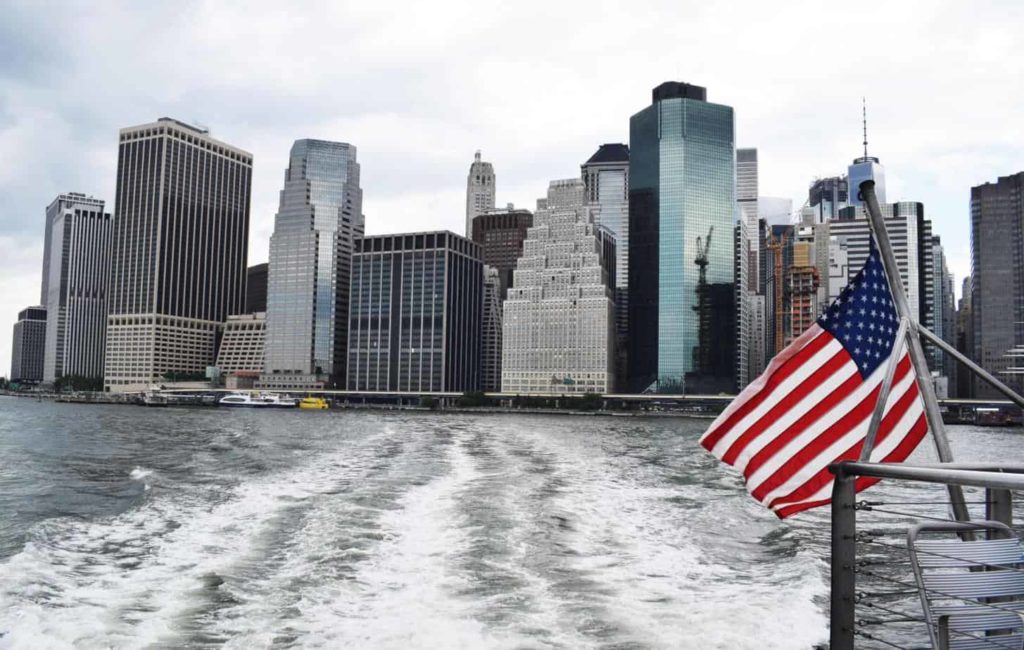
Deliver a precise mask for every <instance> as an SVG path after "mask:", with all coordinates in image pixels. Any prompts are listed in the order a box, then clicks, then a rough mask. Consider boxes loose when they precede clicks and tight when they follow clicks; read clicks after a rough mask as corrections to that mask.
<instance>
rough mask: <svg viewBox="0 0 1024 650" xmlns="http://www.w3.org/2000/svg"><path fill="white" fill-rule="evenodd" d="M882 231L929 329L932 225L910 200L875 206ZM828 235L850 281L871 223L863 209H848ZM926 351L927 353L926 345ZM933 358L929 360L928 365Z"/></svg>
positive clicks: (862, 255) (918, 314) (917, 315)
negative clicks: (843, 257) (843, 260)
mask: <svg viewBox="0 0 1024 650" xmlns="http://www.w3.org/2000/svg"><path fill="white" fill-rule="evenodd" d="M879 208H880V209H881V212H882V217H883V218H884V220H885V229H886V231H887V232H888V233H889V240H890V241H891V242H892V248H893V253H894V254H895V256H896V264H897V266H898V267H899V271H900V278H901V279H902V281H903V287H904V290H905V291H906V294H907V302H909V303H910V308H911V309H913V310H915V314H914V316H915V318H917V321H918V322H919V323H921V324H922V325H924V326H925V327H927V328H928V329H933V327H934V321H933V320H932V319H933V317H934V307H933V304H932V299H933V287H932V282H933V269H932V264H933V256H932V222H931V221H929V220H928V219H926V218H925V216H924V205H923V204H921V203H917V202H914V201H900V202H898V203H883V204H881V205H880V206H879ZM829 233H830V235H831V236H832V237H833V238H834V239H835V240H836V241H837V243H839V244H840V245H841V246H842V247H843V248H844V249H845V251H846V260H847V272H848V273H849V277H848V278H847V282H849V281H850V280H852V279H853V277H854V276H855V275H856V274H857V272H858V271H859V270H860V268H861V267H862V266H864V262H865V261H866V260H867V257H868V247H869V241H870V238H871V224H870V223H869V221H868V219H867V214H866V213H865V211H864V208H863V207H860V208H857V207H853V206H848V207H846V208H843V209H842V210H840V211H839V218H838V219H835V220H833V221H832V222H830V223H829ZM925 349H926V350H930V346H929V345H928V344H926V345H925ZM933 362H934V356H930V357H929V363H933Z"/></svg>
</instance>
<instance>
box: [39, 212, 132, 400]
mask: <svg viewBox="0 0 1024 650" xmlns="http://www.w3.org/2000/svg"><path fill="white" fill-rule="evenodd" d="M103 205H104V204H103V201H102V200H100V199H94V198H92V197H87V196H86V195H84V194H79V193H77V192H69V193H67V194H61V195H59V196H58V197H57V198H55V199H54V200H53V202H52V203H50V205H49V206H47V208H46V242H45V248H44V253H43V259H44V260H45V261H46V266H45V267H44V268H43V278H44V280H43V283H44V285H43V288H44V291H45V293H44V294H43V306H44V307H46V311H47V319H46V348H45V354H44V361H43V381H44V382H46V383H52V382H54V381H55V380H56V379H58V378H60V377H64V376H70V375H78V376H80V377H89V378H96V379H99V378H102V377H103V354H104V349H105V347H106V341H107V283H108V282H109V280H110V252H111V242H112V240H113V235H114V224H113V220H112V219H111V218H110V214H109V213H107V212H104V211H103Z"/></svg>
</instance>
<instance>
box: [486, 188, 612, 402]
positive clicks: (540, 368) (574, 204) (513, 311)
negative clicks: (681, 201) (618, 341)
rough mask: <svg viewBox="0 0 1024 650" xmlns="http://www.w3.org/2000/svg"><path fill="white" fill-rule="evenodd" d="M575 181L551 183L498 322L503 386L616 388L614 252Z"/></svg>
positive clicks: (532, 389) (526, 389)
mask: <svg viewBox="0 0 1024 650" xmlns="http://www.w3.org/2000/svg"><path fill="white" fill-rule="evenodd" d="M584 192H585V186H584V184H583V181H582V180H580V179H576V178H572V179H567V180H560V181H552V182H551V184H550V186H549V187H548V194H547V198H546V199H545V200H544V201H543V202H538V203H539V205H540V206H543V207H539V208H538V210H537V213H536V214H535V215H534V225H533V227H532V228H530V233H529V237H528V238H527V240H526V242H525V244H524V246H523V256H522V257H521V258H519V263H518V265H517V266H516V271H515V280H514V282H513V286H512V289H510V290H509V294H508V299H507V300H505V304H504V317H503V318H502V327H503V335H502V364H501V388H502V391H504V392H510V393H523V394H529V393H607V392H609V391H610V390H611V389H612V387H613V386H614V385H615V320H614V305H613V302H612V288H611V287H612V286H613V285H610V280H609V278H610V276H611V275H612V274H614V268H615V264H614V261H613V260H614V256H615V253H614V247H612V246H611V245H610V239H611V235H610V232H609V231H608V230H607V229H604V228H602V227H600V226H596V225H594V223H593V217H592V214H591V211H592V210H593V208H591V207H589V206H587V204H586V200H585V197H584Z"/></svg>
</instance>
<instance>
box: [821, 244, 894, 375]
mask: <svg viewBox="0 0 1024 650" xmlns="http://www.w3.org/2000/svg"><path fill="white" fill-rule="evenodd" d="M818 325H820V326H821V327H822V328H824V329H826V330H828V331H829V332H831V333H832V336H834V337H835V338H836V339H837V340H838V341H839V342H840V343H841V344H842V345H843V347H844V348H846V351H847V352H848V353H849V354H850V356H851V357H853V360H854V361H855V362H856V363H857V370H859V371H860V375H861V377H863V378H865V379H866V378H867V377H868V376H870V375H871V373H873V372H874V371H875V369H876V368H878V366H879V365H881V364H882V362H884V361H885V360H886V359H888V358H889V354H890V352H891V351H892V347H893V343H894V342H895V341H896V333H897V331H898V330H899V325H900V319H899V315H897V313H896V308H895V306H894V305H893V300H892V291H891V290H890V288H889V280H888V278H887V277H886V275H885V269H884V268H883V266H882V260H881V258H880V257H879V253H878V249H877V248H875V242H874V240H873V239H872V241H871V248H870V251H869V253H868V260H867V262H866V263H865V265H864V268H862V269H861V270H860V273H858V274H857V275H856V277H854V279H853V281H851V282H850V284H848V285H847V286H846V288H845V289H843V291H842V293H840V294H839V298H838V299H836V301H835V302H834V303H832V306H830V307H829V308H828V310H827V311H825V313H823V314H822V315H821V317H820V318H818Z"/></svg>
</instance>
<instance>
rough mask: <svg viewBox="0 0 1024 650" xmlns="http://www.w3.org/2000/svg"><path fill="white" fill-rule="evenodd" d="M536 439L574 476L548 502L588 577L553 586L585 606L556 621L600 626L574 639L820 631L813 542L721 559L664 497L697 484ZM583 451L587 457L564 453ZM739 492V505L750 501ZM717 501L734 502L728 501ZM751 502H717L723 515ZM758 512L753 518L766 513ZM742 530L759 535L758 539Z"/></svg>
mask: <svg viewBox="0 0 1024 650" xmlns="http://www.w3.org/2000/svg"><path fill="white" fill-rule="evenodd" d="M535 443H536V444H538V445H543V446H548V447H551V448H553V453H554V455H555V456H556V457H558V458H561V459H563V462H562V463H560V468H559V469H560V471H561V472H564V473H565V474H566V475H567V478H566V480H567V481H569V482H570V483H571V486H572V487H571V489H566V490H563V491H562V493H561V494H560V496H559V497H558V498H556V500H555V507H556V508H558V509H559V510H560V511H561V512H563V513H566V514H567V515H568V517H569V519H568V521H567V526H566V527H567V529H568V531H569V532H568V533H567V535H566V537H565V538H564V540H563V541H564V543H565V544H567V545H568V546H569V547H570V548H571V549H572V551H574V554H573V557H574V558H575V559H574V560H573V561H572V564H571V566H572V567H573V568H574V569H575V570H576V571H578V572H579V574H580V576H582V577H584V578H585V579H586V587H585V590H581V592H580V593H576V594H570V593H561V594H558V593H553V595H554V596H555V599H556V602H557V601H558V600H561V605H560V606H561V607H562V608H563V609H566V610H568V611H569V612H578V611H580V610H582V612H583V613H584V614H585V616H584V617H582V618H580V617H578V618H577V619H576V620H572V618H569V619H568V620H563V625H564V624H566V623H568V624H569V625H570V626H577V627H580V628H584V629H585V628H587V627H588V626H589V627H597V628H598V629H599V630H600V633H601V634H603V635H606V636H604V637H602V638H600V639H590V640H589V642H587V643H585V644H581V645H593V644H596V643H597V642H598V641H605V642H610V643H613V644H614V643H622V644H624V645H625V644H630V643H634V644H639V645H641V646H644V647H653V648H754V647H756V648H797V647H811V646H813V645H814V644H815V643H817V642H820V641H822V640H823V638H824V636H825V635H826V634H827V632H826V621H825V617H824V615H823V613H822V612H821V611H820V609H819V607H818V606H817V605H816V604H815V602H814V598H815V597H817V596H821V595H822V594H824V593H826V586H825V584H824V581H823V578H822V573H821V564H820V561H816V560H815V559H814V558H813V556H812V555H811V554H809V553H801V554H798V555H797V556H796V557H793V558H789V559H784V558H779V557H773V558H772V559H771V561H770V564H769V563H766V564H765V565H764V566H753V567H751V566H750V565H749V563H748V561H747V560H744V559H742V558H740V557H737V558H736V562H735V563H734V564H727V563H722V561H721V560H720V559H715V558H713V557H710V556H709V554H708V553H707V549H704V548H702V547H701V546H700V544H701V543H702V542H701V540H698V539H696V538H694V537H693V536H692V535H691V534H690V530H689V529H688V526H689V524H692V521H691V520H688V518H687V513H686V512H685V511H680V510H679V509H678V508H677V507H675V506H674V505H672V501H671V500H670V499H671V498H673V497H679V496H680V495H684V494H686V493H687V492H688V491H689V492H691V493H694V492H699V491H701V490H702V489H703V488H702V487H697V486H679V487H653V486H651V485H649V484H648V483H649V482H650V481H646V480H645V473H650V472H647V471H646V470H644V469H643V468H642V467H640V466H638V464H637V463H636V462H635V461H632V460H631V459H626V458H622V457H614V456H610V455H607V454H594V453H591V452H588V451H587V450H585V449H582V448H579V447H574V448H569V447H566V446H564V445H558V444H556V443H555V442H554V441H553V440H552V438H551V437H550V436H539V437H538V438H537V439H536V440H535ZM580 453H583V454H585V455H586V456H587V457H586V459H585V460H584V459H581V458H575V459H573V458H572V457H571V456H572V455H577V454H580ZM662 483H663V481H656V482H655V485H660V484H662ZM692 497H693V498H694V499H701V498H706V496H705V495H701V494H692ZM742 503H743V504H744V505H743V506H742V509H746V508H747V507H748V506H749V505H750V504H746V503H745V502H742ZM710 505H711V507H715V505H716V504H714V503H712V504H710ZM717 505H722V506H725V507H732V508H734V506H731V505H730V504H729V503H728V502H727V501H722V502H719V504H717ZM750 514H751V513H750V512H736V511H735V510H732V511H730V510H725V509H723V511H722V512H721V516H722V517H723V518H732V517H749V516H750ZM759 514H760V515H761V517H760V519H761V520H768V518H769V517H770V515H767V516H766V513H759ZM755 517H756V516H755ZM784 525H786V524H781V523H778V522H772V523H770V524H767V526H770V527H774V526H784ZM766 532H767V531H766ZM748 541H749V542H750V543H751V544H754V545H756V542H757V539H756V538H754V539H751V540H748ZM580 605H585V606H584V607H582V608H580V607H579V606H580ZM587 616H596V617H598V620H596V621H595V620H588V619H587V618H586V617H587ZM571 645H575V644H571Z"/></svg>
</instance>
